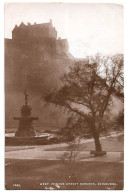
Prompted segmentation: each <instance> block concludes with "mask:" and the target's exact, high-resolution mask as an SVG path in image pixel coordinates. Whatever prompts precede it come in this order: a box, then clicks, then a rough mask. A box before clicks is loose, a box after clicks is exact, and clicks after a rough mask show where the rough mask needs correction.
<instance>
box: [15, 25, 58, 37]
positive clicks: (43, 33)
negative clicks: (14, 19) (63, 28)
mask: <svg viewBox="0 0 126 195" xmlns="http://www.w3.org/2000/svg"><path fill="white" fill-rule="evenodd" d="M43 38H53V39H56V38H57V31H56V30H55V28H54V27H53V26H52V24H51V23H45V24H34V25H31V24H28V25H25V24H23V23H21V25H20V26H19V27H17V26H15V28H14V29H13V31H12V39H14V40H20V41H21V40H22V41H24V40H25V41H26V40H32V39H34V40H41V39H43Z"/></svg>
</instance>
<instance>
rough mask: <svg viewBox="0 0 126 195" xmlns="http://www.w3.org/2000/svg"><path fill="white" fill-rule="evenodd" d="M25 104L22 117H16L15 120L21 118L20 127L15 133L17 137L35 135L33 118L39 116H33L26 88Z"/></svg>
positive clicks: (36, 118) (35, 118) (22, 108)
mask: <svg viewBox="0 0 126 195" xmlns="http://www.w3.org/2000/svg"><path fill="white" fill-rule="evenodd" d="M24 95H25V105H23V106H22V107H21V117H14V120H19V127H18V130H17V131H16V133H15V136H16V137H35V135H36V134H35V130H34V128H33V126H32V122H33V120H38V117H31V110H32V108H31V106H30V105H28V94H27V92H26V90H25V93H24Z"/></svg>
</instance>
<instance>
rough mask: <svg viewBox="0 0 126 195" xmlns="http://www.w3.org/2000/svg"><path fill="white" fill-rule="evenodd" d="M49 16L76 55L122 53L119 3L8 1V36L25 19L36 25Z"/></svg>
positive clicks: (121, 19)
mask: <svg viewBox="0 0 126 195" xmlns="http://www.w3.org/2000/svg"><path fill="white" fill-rule="evenodd" d="M50 19H52V22H53V26H55V28H56V30H57V32H58V36H59V37H61V38H67V40H68V43H69V51H70V53H72V54H73V56H75V57H79V58H83V57H85V56H86V55H92V54H95V53H98V52H100V53H108V54H110V53H123V7H122V6H120V5H116V4H82V3H81V4H68V3H67V4H64V3H49V4H48V3H7V4H6V5H5V37H6V38H11V37H12V29H13V28H14V26H15V24H17V25H19V24H20V23H21V22H22V21H23V22H24V23H25V24H27V22H30V23H31V24H33V23H34V22H36V23H46V22H49V20H50Z"/></svg>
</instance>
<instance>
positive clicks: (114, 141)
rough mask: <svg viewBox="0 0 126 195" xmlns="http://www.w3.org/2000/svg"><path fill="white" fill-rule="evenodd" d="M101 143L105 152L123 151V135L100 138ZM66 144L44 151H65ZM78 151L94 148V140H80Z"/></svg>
mask: <svg viewBox="0 0 126 195" xmlns="http://www.w3.org/2000/svg"><path fill="white" fill-rule="evenodd" d="M100 142H101V145H102V150H104V151H107V152H123V151H124V140H123V135H121V136H118V137H107V138H105V139H101V140H100ZM66 149H67V146H64V147H56V148H48V149H46V151H65V150H66ZM79 150H80V151H90V150H95V144H94V140H92V141H91V142H88V143H81V142H80V147H79Z"/></svg>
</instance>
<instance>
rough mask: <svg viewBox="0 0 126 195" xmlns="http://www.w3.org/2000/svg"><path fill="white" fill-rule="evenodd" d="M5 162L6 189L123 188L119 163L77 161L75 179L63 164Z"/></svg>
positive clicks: (51, 162) (55, 162) (8, 160)
mask: <svg viewBox="0 0 126 195" xmlns="http://www.w3.org/2000/svg"><path fill="white" fill-rule="evenodd" d="M6 163H7V164H8V166H7V167H6V170H5V174H6V176H5V183H6V189H18V190H23V189H27V190H28V189H30V190H34V189H38V190H39V189H123V163H119V162H114V163H113V162H93V161H90V162H77V163H76V165H75V170H76V171H75V172H76V174H75V175H76V176H74V177H72V174H71V175H70V173H69V171H68V169H67V167H66V166H65V165H64V164H63V162H62V161H57V160H54V161H48V160H15V159H6ZM43 183H44V184H43ZM56 183H58V184H56ZM110 183H111V185H110Z"/></svg>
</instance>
